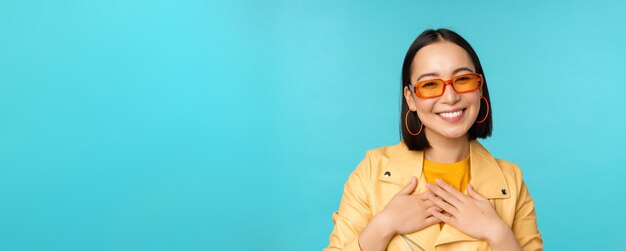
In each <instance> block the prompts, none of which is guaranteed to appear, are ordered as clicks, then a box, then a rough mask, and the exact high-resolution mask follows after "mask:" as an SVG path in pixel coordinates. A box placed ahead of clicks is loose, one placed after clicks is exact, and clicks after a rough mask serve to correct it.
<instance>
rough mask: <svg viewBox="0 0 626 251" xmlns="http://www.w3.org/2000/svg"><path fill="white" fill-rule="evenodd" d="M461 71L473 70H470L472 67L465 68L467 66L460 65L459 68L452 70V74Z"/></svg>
mask: <svg viewBox="0 0 626 251" xmlns="http://www.w3.org/2000/svg"><path fill="white" fill-rule="evenodd" d="M462 71H469V72H474V71H472V69H470V68H467V67H461V68H458V69H456V70H454V71H453V72H452V75H456V74H457V73H459V72H462Z"/></svg>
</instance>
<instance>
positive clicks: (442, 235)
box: [324, 140, 543, 251]
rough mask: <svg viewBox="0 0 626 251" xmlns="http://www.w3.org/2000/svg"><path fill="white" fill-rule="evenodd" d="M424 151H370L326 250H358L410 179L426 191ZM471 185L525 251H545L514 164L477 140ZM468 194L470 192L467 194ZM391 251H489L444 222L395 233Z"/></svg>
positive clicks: (349, 185) (352, 178)
mask: <svg viewBox="0 0 626 251" xmlns="http://www.w3.org/2000/svg"><path fill="white" fill-rule="evenodd" d="M423 163H424V152H423V151H410V150H409V149H408V147H407V146H406V144H405V143H404V142H403V141H401V142H400V144H397V145H393V146H386V147H381V148H378V149H374V150H370V151H367V153H366V155H365V159H364V160H363V161H361V163H360V164H359V165H358V166H357V167H356V169H355V170H354V172H352V174H351V175H350V177H349V178H348V181H347V182H346V184H345V186H344V192H343V197H342V198H341V204H340V205H339V210H338V211H337V212H335V213H334V214H333V217H332V218H333V221H334V223H335V227H334V229H333V232H332V233H331V235H330V240H329V242H330V243H329V245H328V247H327V248H325V249H324V250H360V248H359V244H358V236H359V234H360V233H361V231H362V230H363V228H365V226H366V225H367V223H368V222H369V220H370V218H372V216H374V215H376V214H377V213H378V212H380V211H381V210H383V208H384V207H385V205H387V203H388V202H389V200H391V198H392V197H393V196H394V195H395V194H396V193H398V192H399V191H400V190H401V189H402V188H403V187H404V186H406V184H407V183H409V180H410V179H411V176H415V177H417V178H418V183H417V188H416V189H415V193H421V192H424V191H426V190H427V187H426V178H425V177H424V175H423V173H422V165H423ZM470 175H471V176H470V178H471V180H470V184H471V185H472V186H473V187H474V188H475V190H476V191H478V192H479V193H480V194H481V195H482V196H484V197H485V198H487V199H489V201H490V202H491V204H492V205H493V206H494V208H495V210H496V212H497V213H498V215H499V216H500V218H502V220H504V222H505V223H506V224H507V225H509V226H510V227H511V229H512V230H513V233H514V234H515V237H516V238H517V241H518V242H519V244H520V245H521V247H522V249H523V250H543V240H542V239H541V233H539V231H538V229H537V219H536V216H535V205H534V202H533V199H532V198H531V197H530V194H529V193H528V189H527V188H526V184H525V183H524V180H523V179H522V172H521V170H520V169H519V167H518V166H517V165H515V164H513V163H510V162H507V161H504V160H500V159H495V158H494V157H493V156H492V155H491V154H490V153H489V152H488V151H487V150H486V149H485V148H484V147H483V146H482V145H481V144H480V143H478V141H476V140H472V141H471V142H470ZM465 194H467V191H465ZM387 249H388V250H437V251H443V250H490V248H489V245H488V243H487V242H486V241H482V240H478V239H475V238H472V237H470V236H468V235H466V234H464V233H463V232H461V231H459V230H457V229H456V228H454V227H452V226H450V225H448V224H446V225H444V226H443V228H442V229H441V230H440V227H439V224H435V225H432V226H429V227H427V228H424V229H422V230H420V231H417V232H414V233H410V234H406V235H396V236H394V237H393V238H392V239H391V242H390V243H389V246H388V247H387Z"/></svg>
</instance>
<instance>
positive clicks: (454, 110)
mask: <svg viewBox="0 0 626 251" xmlns="http://www.w3.org/2000/svg"><path fill="white" fill-rule="evenodd" d="M459 110H465V108H458V109H453V110H447V111H441V112H436V114H439V113H444V112H456V111H459Z"/></svg>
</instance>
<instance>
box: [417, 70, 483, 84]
mask: <svg viewBox="0 0 626 251" xmlns="http://www.w3.org/2000/svg"><path fill="white" fill-rule="evenodd" d="M462 71H469V72H474V71H472V69H470V68H468V67H461V68H457V69H456V70H454V71H453V72H452V75H456V74H457V73H459V72H462ZM437 76H439V74H438V73H436V72H429V73H424V74H422V75H420V76H419V77H418V78H417V80H415V81H419V80H420V79H422V78H425V77H437Z"/></svg>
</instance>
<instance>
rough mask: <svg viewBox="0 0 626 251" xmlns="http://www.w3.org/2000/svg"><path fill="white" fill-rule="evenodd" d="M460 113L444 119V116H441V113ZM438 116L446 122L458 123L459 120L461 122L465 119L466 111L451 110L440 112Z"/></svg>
mask: <svg viewBox="0 0 626 251" xmlns="http://www.w3.org/2000/svg"><path fill="white" fill-rule="evenodd" d="M459 111H460V113H459V114H458V115H456V116H454V117H444V116H442V115H441V113H454V112H459ZM437 115H439V117H440V118H441V119H443V120H445V121H448V122H456V121H459V120H461V119H462V118H463V115H465V109H457V110H451V111H449V112H439V113H437Z"/></svg>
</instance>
